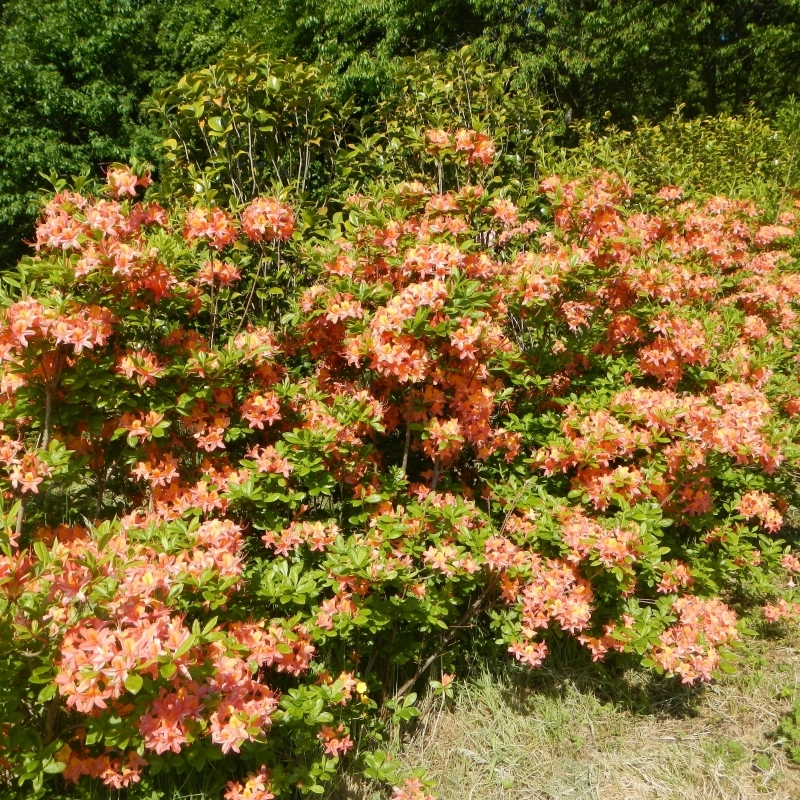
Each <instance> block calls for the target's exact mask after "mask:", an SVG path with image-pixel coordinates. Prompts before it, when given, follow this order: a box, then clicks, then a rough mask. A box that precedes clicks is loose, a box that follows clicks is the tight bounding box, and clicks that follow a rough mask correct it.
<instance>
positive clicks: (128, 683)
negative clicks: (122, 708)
mask: <svg viewBox="0 0 800 800" xmlns="http://www.w3.org/2000/svg"><path fill="white" fill-rule="evenodd" d="M143 684H144V679H143V678H142V676H141V675H139V673H138V672H131V673H130V675H128V677H127V678H125V688H126V689H127V690H128V691H129V692H130V693H131V694H139V690H140V689H141V688H142V685H143Z"/></svg>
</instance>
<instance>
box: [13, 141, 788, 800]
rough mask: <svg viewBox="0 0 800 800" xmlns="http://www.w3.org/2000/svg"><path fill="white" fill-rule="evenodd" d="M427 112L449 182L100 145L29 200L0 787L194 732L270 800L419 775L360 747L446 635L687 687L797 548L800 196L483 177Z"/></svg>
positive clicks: (239, 794)
mask: <svg viewBox="0 0 800 800" xmlns="http://www.w3.org/2000/svg"><path fill="white" fill-rule="evenodd" d="M420 141H422V142H423V143H424V147H425V148H426V152H427V154H428V158H429V159H430V162H431V163H432V164H435V165H438V174H439V182H440V183H441V181H442V176H443V175H445V176H451V177H452V190H451V191H446V190H445V189H446V187H441V186H438V185H437V186H436V187H433V186H430V185H426V184H425V183H422V182H420V181H406V182H403V183H400V184H399V185H394V186H391V187H384V188H381V187H378V188H376V189H375V191H373V192H371V193H370V194H369V195H361V194H359V195H353V196H351V197H349V198H348V199H347V201H346V203H345V204H344V207H343V211H341V212H337V213H335V214H333V215H332V216H331V217H330V218H327V217H325V212H324V211H320V212H319V213H318V214H317V215H316V216H315V215H314V214H313V213H311V212H309V211H308V210H307V209H305V210H302V209H300V207H299V206H298V207H290V206H289V205H288V204H287V203H286V202H285V201H284V200H281V198H279V197H271V196H259V197H257V198H255V199H253V200H251V201H250V202H247V203H240V202H238V201H237V200H236V199H232V200H231V202H230V204H229V205H225V206H222V205H215V204H214V203H213V201H212V199H211V196H208V197H205V199H204V196H203V195H202V194H200V195H198V196H197V197H196V198H195V201H194V202H192V203H190V202H186V201H181V200H174V199H173V200H172V201H170V202H163V203H162V204H159V203H157V202H155V201H154V200H149V201H144V200H140V199H139V195H140V194H141V192H142V190H143V189H144V188H146V187H147V185H148V183H149V176H148V175H147V174H146V173H145V172H144V171H142V170H138V171H132V170H131V169H129V168H127V167H122V166H119V165H118V166H115V167H112V168H111V169H110V170H109V172H108V182H107V186H106V187H105V189H104V190H103V193H102V194H101V195H98V196H91V195H89V194H81V193H79V192H78V191H75V190H72V189H69V188H67V187H65V186H60V187H59V191H58V193H57V194H55V195H54V196H51V197H50V199H49V201H48V202H47V205H46V206H45V207H44V209H43V213H42V217H41V221H40V224H39V226H38V228H37V232H36V248H37V255H36V256H35V257H33V258H30V259H27V260H25V261H23V262H22V263H21V264H20V266H19V269H18V271H17V273H16V274H14V275H8V276H5V277H4V290H3V291H4V293H3V296H2V317H1V319H2V328H1V329H0V358H1V359H2V381H1V385H0V389H1V390H2V393H3V405H2V406H1V407H0V417H1V418H2V425H3V429H2V436H1V441H0V464H1V465H2V467H1V468H0V481H2V487H3V500H4V510H3V512H2V526H1V527H2V534H0V547H2V552H3V555H2V556H0V635H1V637H2V638H1V639H0V642H2V648H3V652H2V660H1V662H0V663H2V666H0V677H2V683H3V690H2V692H3V693H2V694H0V704H2V706H1V707H2V720H3V737H2V739H3V742H4V744H3V745H2V749H0V759H1V760H0V769H2V773H0V775H2V777H0V780H2V781H3V782H4V785H5V789H4V791H7V792H9V793H11V794H13V793H14V792H17V794H18V796H20V797H23V796H24V797H42V796H50V795H52V794H53V793H54V791H56V790H57V789H56V787H57V785H59V783H60V785H63V782H66V783H67V784H79V785H85V783H86V782H89V781H95V780H100V781H102V782H103V783H105V784H106V785H108V786H110V787H112V788H122V787H129V786H135V785H136V784H140V785H142V786H143V785H145V784H146V783H147V781H148V779H149V777H148V776H152V775H157V774H158V773H159V772H169V773H181V772H186V771H187V770H202V769H204V768H205V767H206V765H208V764H209V763H210V762H218V761H220V760H222V764H221V766H220V767H219V770H218V773H219V774H220V775H222V776H223V779H224V780H227V781H228V783H227V787H226V788H225V789H224V790H223V791H222V794H223V795H224V797H225V798H226V800H237V799H238V798H251V799H259V800H266V798H270V797H273V796H287V795H289V794H291V793H292V792H296V791H299V792H300V793H302V794H305V793H322V791H323V784H324V783H325V782H326V781H328V780H330V779H331V777H332V776H333V775H334V774H335V772H336V770H337V768H338V764H339V762H340V761H342V760H349V759H353V758H355V759H356V760H357V762H358V763H359V764H360V765H361V767H362V768H363V771H364V773H365V774H366V776H367V777H369V778H372V779H375V780H379V781H385V782H387V783H389V784H394V787H395V788H394V790H393V797H394V798H396V800H403V799H404V800H423V799H424V798H426V797H429V794H428V789H426V788H425V784H424V782H423V781H421V780H420V777H421V776H404V775H401V774H400V773H399V771H398V769H397V767H396V765H395V763H394V762H392V761H391V759H388V758H387V757H386V756H385V755H384V754H383V753H381V752H380V751H373V750H372V749H371V748H373V747H374V746H375V745H376V743H377V742H379V741H380V738H381V730H382V729H383V726H385V724H386V722H387V721H388V720H393V721H395V722H402V721H404V720H408V719H411V718H413V716H414V715H415V714H416V713H417V711H416V709H415V708H414V698H415V695H414V692H413V691H412V690H413V689H415V688H418V686H419V685H420V681H421V680H422V679H423V678H424V677H425V676H427V675H428V674H429V670H431V668H432V667H433V666H434V665H435V666H436V670H437V672H436V673H435V674H437V675H438V677H439V678H440V680H438V682H436V683H435V684H434V685H435V686H437V687H438V688H439V691H442V690H444V689H445V688H446V687H447V685H448V684H449V683H450V682H451V681H452V679H453V675H452V673H451V672H450V671H449V670H452V669H454V668H457V666H458V664H459V660H458V659H457V658H456V657H455V655H454V649H455V646H456V644H457V643H458V642H459V641H460V640H461V641H468V640H469V636H470V631H471V630H478V629H479V630H483V631H489V632H490V636H491V638H492V639H493V640H495V641H496V642H497V643H498V644H500V645H502V649H503V650H504V651H507V653H508V657H509V658H514V659H516V660H518V661H520V662H524V663H525V664H527V665H529V666H530V667H533V668H535V667H537V666H539V665H540V664H541V663H542V661H543V659H545V658H546V657H547V651H548V646H552V643H553V642H554V641H557V640H562V639H569V640H574V641H576V642H577V643H578V644H579V645H580V646H582V647H584V648H585V649H586V651H587V654H588V656H589V657H591V658H592V659H594V660H601V659H603V658H605V657H607V656H608V655H609V654H610V653H628V654H632V655H633V656H634V657H636V658H639V659H640V660H641V661H642V662H643V663H644V664H645V665H647V666H650V667H652V668H654V669H656V670H658V671H660V672H663V673H667V674H669V675H674V676H677V678H678V679H680V680H681V681H683V682H684V683H687V684H693V683H695V682H698V681H706V680H710V679H711V678H712V677H714V676H715V675H717V674H718V673H719V671H720V670H724V669H727V668H729V665H730V661H731V656H732V651H733V649H734V648H735V646H736V643H737V641H739V639H740V637H741V635H742V630H741V624H740V623H739V622H738V620H737V616H736V614H735V612H734V610H733V609H732V608H731V607H730V605H728V604H727V602H729V601H727V598H729V597H730V596H732V595H734V594H735V593H736V592H737V591H739V590H741V589H742V588H743V587H745V586H749V587H752V586H753V585H755V586H756V587H758V588H759V589H760V591H761V592H762V594H763V595H764V596H765V597H768V596H769V594H770V592H771V590H770V589H769V586H770V583H769V581H770V575H771V573H780V574H782V571H785V570H789V571H790V572H792V571H794V572H797V571H800V560H798V559H797V557H796V556H795V555H793V554H792V552H791V547H790V545H788V544H787V543H786V540H787V538H786V537H787V534H789V533H790V530H789V529H788V528H787V524H786V520H785V515H786V513H787V507H788V504H789V503H790V502H792V501H793V499H794V497H795V492H796V488H795V477H794V475H795V472H794V471H795V469H796V467H797V464H798V456H799V455H800V452H799V451H798V448H797V433H798V430H799V429H800V425H798V422H797V421H796V417H797V413H798V412H800V385H798V379H797V359H798V349H797V348H798V343H799V341H800V334H798V324H797V316H798V300H800V271H798V269H797V261H796V258H795V256H794V251H793V247H794V246H795V229H796V226H797V224H798V222H799V221H800V220H799V219H798V213H797V211H795V210H786V211H784V213H782V214H781V216H780V218H779V219H777V220H775V219H772V220H767V219H764V218H763V214H762V212H761V211H760V210H759V209H758V208H757V207H756V206H755V205H754V204H752V203H749V202H744V201H734V200H730V199H726V198H723V197H712V198H710V199H707V200H705V201H700V200H691V199H690V200H684V199H682V197H681V189H680V188H678V187H674V186H668V187H665V188H664V189H663V190H661V191H659V192H658V193H657V195H655V196H651V197H649V198H646V199H644V200H642V201H641V202H637V203H634V202H633V200H632V190H631V187H629V186H628V185H627V184H626V182H625V181H624V180H623V179H622V178H620V177H618V176H616V175H613V174H608V173H602V174H595V175H593V176H591V177H590V178H587V179H586V180H583V181H577V180H574V181H566V180H562V179H560V178H559V177H557V176H553V177H549V178H547V179H545V180H543V181H542V182H541V183H540V184H539V185H538V187H537V188H535V189H534V190H532V191H531V192H530V193H523V194H522V195H521V196H520V195H519V194H517V195H516V196H515V197H516V201H515V202H512V200H511V199H510V198H511V193H510V190H509V188H508V187H507V186H506V185H504V184H503V183H501V182H498V181H496V180H495V181H491V182H488V183H487V185H486V186H482V185H481V180H482V176H485V175H486V174H487V172H486V171H487V170H488V169H490V168H491V165H492V162H493V159H494V158H495V152H494V150H495V148H494V143H493V141H492V139H491V138H490V137H489V136H488V134H487V133H486V132H478V131H474V130H467V129H461V130H454V131H446V130H438V129H433V130H428V131H423V132H422V133H421V134H420ZM442 165H445V167H446V168H445V169H443V168H442ZM448 180H450V178H448ZM155 188H156V187H153V189H155ZM517 188H518V187H517ZM153 189H151V190H150V191H151V194H150V195H148V197H150V196H154V195H152V191H153ZM301 211H302V213H301ZM781 536H783V537H784V538H780V537H781ZM781 604H782V605H781ZM798 609H800V606H795V605H792V604H791V598H790V597H789V596H788V595H787V597H786V598H782V599H781V600H780V601H779V603H778V605H769V606H768V607H767V611H766V614H767V617H768V619H773V620H775V619H778V618H780V617H781V616H792V615H795V616H797V615H798V614H800V611H798ZM355 745H358V746H357V747H355Z"/></svg>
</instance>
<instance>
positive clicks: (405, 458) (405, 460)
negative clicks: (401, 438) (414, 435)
mask: <svg viewBox="0 0 800 800" xmlns="http://www.w3.org/2000/svg"><path fill="white" fill-rule="evenodd" d="M413 401H414V392H413V391H412V390H411V389H410V388H409V390H408V412H407V416H406V443H405V447H404V448H403V467H402V469H403V475H404V476H405V475H407V470H408V451H409V450H410V449H411V411H412V408H413V406H412V404H413Z"/></svg>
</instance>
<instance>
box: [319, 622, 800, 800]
mask: <svg viewBox="0 0 800 800" xmlns="http://www.w3.org/2000/svg"><path fill="white" fill-rule="evenodd" d="M545 663H547V662H545ZM620 678H623V679H620ZM796 696H797V697H800V636H798V635H797V634H796V633H795V632H792V633H790V634H789V636H788V637H783V638H781V639H773V640H769V639H767V640H765V639H760V640H755V641H753V642H750V643H749V644H748V645H747V646H746V648H745V649H744V650H743V652H742V655H741V663H740V670H739V672H738V673H737V674H735V675H732V676H728V677H726V678H724V679H722V680H721V681H719V682H717V683H715V684H713V685H711V686H708V687H705V688H703V689H701V690H699V691H697V690H695V691H685V690H682V689H681V688H680V687H679V686H676V685H675V684H674V683H673V682H671V681H659V680H655V681H653V680H649V679H647V678H646V676H644V675H643V674H642V673H641V672H638V673H636V672H631V673H627V674H625V675H624V676H619V675H617V676H611V675H609V674H608V673H607V672H605V670H603V669H602V668H595V667H591V666H588V667H587V666H585V667H583V668H574V667H573V668H570V667H566V668H565V667H564V666H563V665H558V664H557V663H554V664H553V665H552V666H550V667H547V668H544V669H542V670H539V671H537V672H523V671H522V670H519V669H516V668H513V667H509V668H507V669H505V670H504V671H503V672H502V673H501V674H497V673H494V674H490V673H487V672H484V673H479V674H477V675H476V676H474V677H473V678H472V679H471V680H469V681H467V682H466V683H465V684H464V685H463V686H461V687H459V689H458V690H457V691H456V694H455V697H454V699H453V700H450V701H443V700H442V699H441V698H437V699H434V700H432V701H431V702H430V703H429V705H428V710H427V712H426V713H425V715H424V716H423V717H422V718H421V719H420V721H419V724H418V725H417V727H416V729H415V730H414V731H413V732H412V733H411V734H410V735H408V736H406V739H405V741H404V742H402V743H398V745H399V746H398V747H397V757H399V758H400V759H401V761H403V762H404V763H405V764H406V765H407V766H409V767H417V766H424V767H425V768H426V769H427V770H428V772H429V774H430V775H431V776H432V777H433V778H435V779H436V781H437V784H438V788H437V794H438V797H439V798H440V800H556V799H557V800H749V799H750V798H765V799H766V798H774V800H797V798H800V768H799V767H797V766H795V765H793V764H792V763H791V762H790V761H789V759H788V758H787V756H786V752H785V749H784V748H783V747H782V744H781V741H780V740H779V738H778V736H777V729H778V725H779V721H780V719H781V717H783V716H784V715H785V714H786V713H787V712H788V711H789V710H790V709H791V707H792V702H793V699H794V698H795V697H796ZM334 796H335V797H337V798H352V799H353V800H356V799H357V800H362V799H364V800H366V799H369V800H378V798H381V797H383V795H382V793H375V791H374V790H369V789H365V788H360V789H359V788H358V787H355V786H351V787H349V788H346V787H345V786H340V787H339V789H338V792H337V793H335V794H334Z"/></svg>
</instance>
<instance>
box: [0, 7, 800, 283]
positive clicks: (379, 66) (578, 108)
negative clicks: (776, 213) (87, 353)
mask: <svg viewBox="0 0 800 800" xmlns="http://www.w3.org/2000/svg"><path fill="white" fill-rule="evenodd" d="M0 23H2V27H1V28H0V267H2V266H3V265H8V264H10V263H13V262H14V261H15V259H16V258H17V257H18V256H19V255H20V253H21V252H22V249H23V245H22V239H23V238H25V237H26V236H29V235H30V234H29V231H30V225H31V221H32V216H33V213H34V206H35V200H36V187H37V186H38V185H39V184H40V182H41V178H40V173H47V174H50V173H52V172H56V173H59V174H76V173H80V172H83V171H87V170H89V169H90V168H91V169H93V170H94V171H95V173H97V172H98V171H100V170H101V169H102V166H103V165H104V164H108V163H110V162H113V161H123V160H129V159H130V158H132V157H135V156H140V157H143V156H144V155H145V154H150V153H152V144H153V142H154V141H155V139H154V130H155V123H154V121H153V120H152V118H150V117H149V116H148V115H147V114H146V113H144V111H143V110H142V102H143V101H144V100H146V99H147V98H148V97H150V96H151V95H152V94H153V93H154V92H155V91H157V90H160V89H163V88H164V87H167V86H169V85H171V84H174V83H175V82H176V81H177V79H178V78H179V76H180V75H182V74H183V73H185V72H187V71H191V70H197V69H200V68H202V67H204V66H205V65H207V64H209V63H211V62H213V61H215V60H216V59H217V58H218V57H219V56H220V54H221V53H222V52H223V51H224V50H226V49H227V48H229V47H230V46H231V45H233V44H235V43H237V42H239V43H244V44H249V45H252V44H259V45H260V46H261V51H262V52H269V53H270V54H271V56H273V57H283V56H294V57H297V58H299V59H301V60H305V61H308V62H326V63H330V64H331V65H332V67H333V79H334V80H333V82H332V83H331V84H330V85H329V86H328V87H327V88H326V91H327V92H329V93H330V94H331V95H333V94H335V95H337V96H338V98H339V100H344V99H346V98H348V97H350V96H351V95H354V96H355V99H356V102H357V103H358V104H359V105H361V106H362V108H364V109H369V108H371V107H372V106H373V104H374V103H375V101H376V100H381V99H382V100H383V101H384V102H389V103H393V102H394V101H395V100H396V99H397V92H396V88H395V87H396V86H397V81H396V76H397V74H398V71H399V72H400V73H401V74H402V73H403V72H404V71H406V70H409V69H410V71H412V72H417V73H419V72H422V71H425V70H430V69H431V58H432V55H431V54H434V53H436V54H439V55H443V54H445V53H446V52H453V51H457V50H458V49H459V48H460V47H461V46H462V45H464V44H468V43H471V44H472V45H473V48H472V49H473V52H474V53H475V55H477V56H478V57H480V58H481V59H483V60H485V61H488V62H491V63H495V64H497V65H498V66H499V68H501V69H504V68H507V67H516V68H517V69H516V70H515V72H514V73H513V77H511V78H510V79H509V83H513V84H514V85H515V86H516V88H517V90H518V92H520V97H525V96H527V97H533V96H536V97H537V98H539V100H537V102H536V103H534V105H535V106H536V107H538V106H540V105H541V104H542V103H543V104H544V105H546V106H550V107H552V108H554V109H556V110H560V111H561V112H562V113H564V114H566V118H567V120H569V119H570V118H572V119H575V120H577V119H582V120H591V121H594V122H595V123H597V122H599V121H601V120H602V119H603V115H604V114H605V112H606V111H608V112H610V115H611V119H612V121H614V122H616V123H618V124H621V125H623V126H630V124H631V123H632V122H633V119H632V117H634V116H638V117H644V118H648V119H653V120H660V119H663V118H664V117H665V116H667V115H669V114H670V113H672V111H673V109H674V108H675V106H676V105H677V104H679V103H681V104H684V115H685V116H686V117H687V118H689V119H691V118H694V117H697V116H699V115H704V114H705V115H712V116H713V115H716V114H717V113H720V112H725V113H738V112H741V111H743V110H745V109H746V108H747V106H748V104H750V103H755V104H756V106H757V107H759V108H760V109H761V110H763V111H765V112H766V113H768V114H774V113H778V112H779V109H780V108H781V106H782V104H783V103H784V102H785V101H786V100H787V98H789V97H790V96H791V95H792V94H793V93H794V92H796V91H798V88H800V35H799V34H800V0H713V1H712V0H704V1H703V2H697V0H670V1H669V2H666V1H665V0H569V1H568V2H563V0H542V2H539V3H537V4H528V5H525V4H521V3H519V2H518V1H517V0H432V1H431V2H420V0H186V1H185V2H183V1H181V0H91V2H90V0H40V2H36V3H33V2H30V1H29V0H8V2H5V3H3V4H1V5H0ZM423 53H426V55H424V56H423V57H422V58H419V57H418V56H419V54H423ZM409 56H412V57H417V62H416V65H415V66H412V67H409V64H410V62H403V61H401V60H400V59H401V58H402V57H409ZM401 83H402V81H401ZM537 113H538V112H537ZM151 157H152V156H151Z"/></svg>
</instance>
